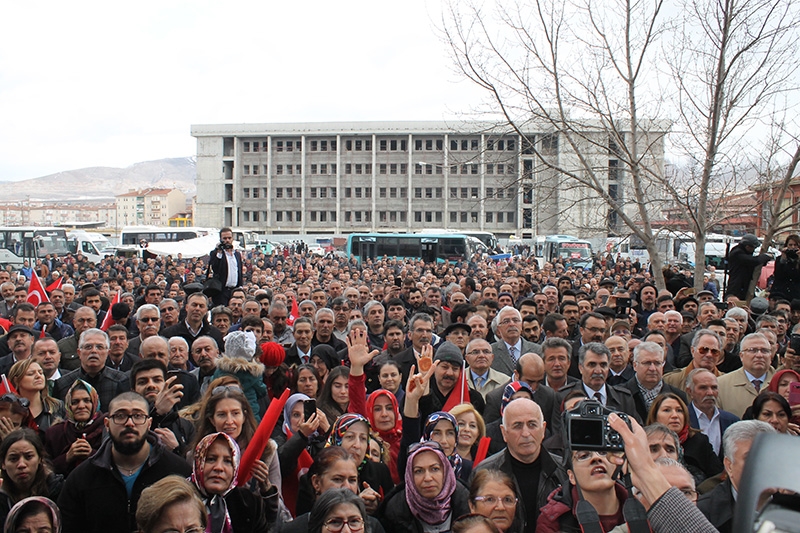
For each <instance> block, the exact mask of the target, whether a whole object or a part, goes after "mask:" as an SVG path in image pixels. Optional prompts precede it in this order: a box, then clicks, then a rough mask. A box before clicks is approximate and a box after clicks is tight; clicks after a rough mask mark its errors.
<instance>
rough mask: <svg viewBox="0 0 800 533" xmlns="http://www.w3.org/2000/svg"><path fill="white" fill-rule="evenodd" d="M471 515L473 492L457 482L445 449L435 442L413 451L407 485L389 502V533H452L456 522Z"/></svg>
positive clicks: (386, 518) (419, 445)
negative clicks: (453, 524) (464, 515)
mask: <svg viewBox="0 0 800 533" xmlns="http://www.w3.org/2000/svg"><path fill="white" fill-rule="evenodd" d="M467 513H469V491H468V490H467V488H466V487H465V486H464V485H462V484H461V483H459V482H458V481H456V475H455V473H454V472H453V467H452V466H451V465H450V462H449V461H448V460H447V457H446V456H445V454H444V452H443V451H442V447H441V446H440V445H439V444H438V443H437V442H433V441H428V442H420V443H417V444H414V445H413V446H411V447H410V448H409V454H408V463H407V464H406V469H405V485H404V486H402V489H399V490H397V491H395V492H394V493H393V495H392V496H391V497H390V498H389V499H388V501H387V502H386V508H385V510H384V517H383V520H382V523H383V525H384V527H385V528H386V531H387V533H393V532H397V533H400V532H403V533H407V532H415V533H423V532H428V531H441V532H444V531H450V527H451V525H452V522H453V520H455V519H456V518H458V517H459V516H461V515H463V514H467Z"/></svg>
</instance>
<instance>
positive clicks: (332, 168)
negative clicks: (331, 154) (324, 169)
mask: <svg viewBox="0 0 800 533" xmlns="http://www.w3.org/2000/svg"><path fill="white" fill-rule="evenodd" d="M331 174H336V163H331Z"/></svg>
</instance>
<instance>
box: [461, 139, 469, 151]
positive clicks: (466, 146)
mask: <svg viewBox="0 0 800 533" xmlns="http://www.w3.org/2000/svg"><path fill="white" fill-rule="evenodd" d="M461 150H463V151H466V150H469V141H468V140H467V139H461Z"/></svg>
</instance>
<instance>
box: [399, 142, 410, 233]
mask: <svg viewBox="0 0 800 533" xmlns="http://www.w3.org/2000/svg"><path fill="white" fill-rule="evenodd" d="M403 150H405V141H403ZM407 218H408V213H406V212H405V211H400V222H405V221H406V219H407Z"/></svg>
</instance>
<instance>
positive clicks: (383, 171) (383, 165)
mask: <svg viewBox="0 0 800 533" xmlns="http://www.w3.org/2000/svg"><path fill="white" fill-rule="evenodd" d="M378 172H379V173H381V174H386V163H381V164H380V166H379V167H378Z"/></svg>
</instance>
